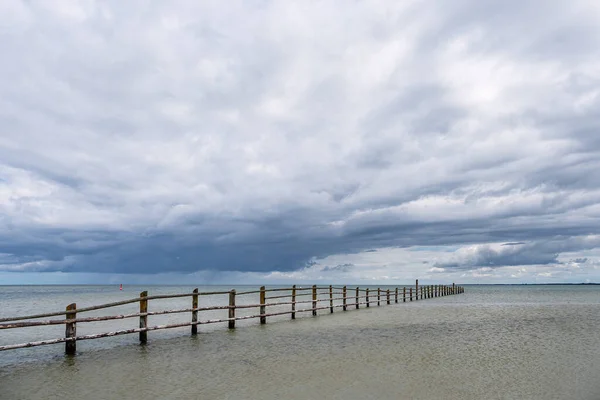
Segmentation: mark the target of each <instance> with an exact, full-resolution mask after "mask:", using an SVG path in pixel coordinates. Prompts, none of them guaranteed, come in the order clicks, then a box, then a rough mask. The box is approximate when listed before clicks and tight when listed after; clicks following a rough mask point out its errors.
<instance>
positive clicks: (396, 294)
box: [394, 288, 398, 304]
mask: <svg viewBox="0 0 600 400" xmlns="http://www.w3.org/2000/svg"><path fill="white" fill-rule="evenodd" d="M394 294H395V297H394V301H395V303H396V304H398V288H396V292H395V293H394Z"/></svg>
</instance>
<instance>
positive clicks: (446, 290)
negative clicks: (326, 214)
mask: <svg viewBox="0 0 600 400" xmlns="http://www.w3.org/2000/svg"><path fill="white" fill-rule="evenodd" d="M323 290H325V292H323ZM282 292H284V293H285V292H289V293H285V294H281V293H282ZM459 293H464V288H463V287H461V286H456V285H455V284H454V283H453V284H452V285H451V286H447V285H425V286H419V281H418V280H417V281H416V285H415V286H414V287H402V288H394V289H393V290H391V291H390V289H385V290H381V289H380V288H378V289H376V290H374V289H369V288H364V289H361V288H360V287H357V288H347V287H346V286H343V287H334V286H317V285H313V286H312V287H305V288H298V287H296V285H294V286H292V287H289V288H275V289H266V288H265V287H264V286H262V287H261V288H260V290H251V291H245V292H236V291H235V290H230V291H225V292H199V291H198V289H194V290H193V291H192V292H191V293H181V294H168V295H155V296H149V295H148V292H147V291H144V292H141V293H140V296H139V297H136V298H133V299H129V300H123V301H117V302H113V303H108V304H101V305H97V306H91V307H84V308H79V309H78V308H77V306H76V304H75V303H72V304H69V305H68V306H67V307H66V310H65V311H57V312H51V313H45V314H37V315H27V316H17V317H8V318H0V330H3V329H17V328H26V327H34V326H47V325H65V336H64V337H61V338H57V339H49V340H41V341H36V342H28V343H19V344H12V345H5V346H0V351H4V350H13V349H20V348H25V347H34V346H43V345H50V344H57V343H65V352H66V353H67V354H71V355H72V354H75V352H76V349H77V348H76V345H77V341H79V340H88V339H98V338H103V337H111V336H117V335H127V334H134V333H138V334H139V341H140V343H146V342H147V340H148V332H149V331H155V330H160V329H171V328H180V327H185V326H190V327H191V334H192V335H196V334H197V333H198V325H204V324H215V323H224V322H227V324H228V327H229V329H235V322H236V321H239V320H245V319H252V318H259V319H260V323H261V324H265V323H266V322H267V317H273V316H276V315H285V314H289V315H290V316H291V319H295V318H296V314H297V313H303V312H312V315H317V311H318V310H325V309H329V311H330V313H333V310H334V308H340V307H341V308H342V310H343V311H347V310H348V308H349V307H354V308H355V309H357V310H358V309H359V308H360V306H365V307H370V306H371V305H375V303H376V304H377V305H378V306H380V305H381V302H382V296H383V297H384V299H383V301H385V303H386V304H391V302H392V301H393V302H394V303H398V302H404V303H405V302H407V301H418V300H424V299H430V298H435V297H441V296H448V295H452V294H459ZM257 294H258V295H259V302H258V303H256V304H240V305H236V298H237V297H238V296H251V295H257ZM212 295H228V297H229V304H227V305H220V306H210V307H198V298H199V297H200V296H212ZM319 295H328V296H327V297H326V298H319ZM340 296H341V297H340ZM181 297H191V300H192V301H191V304H190V307H189V308H183V309H175V310H162V311H148V303H149V301H150V300H159V299H174V298H181ZM304 297H309V299H307V300H302V299H301V300H298V298H304ZM392 298H393V299H392ZM275 299H277V302H273V300H275ZM340 300H341V302H342V303H341V304H335V303H334V301H338V303H339V301H340ZM267 301H270V302H267ZM349 301H353V302H352V303H349ZM322 302H327V303H329V304H325V305H323V304H319V303H322ZM131 303H139V312H137V313H131V314H121V315H106V316H99V317H87V318H81V317H78V315H81V314H83V313H85V312H89V311H94V310H100V309H105V308H112V307H117V306H122V305H125V304H131ZM286 305H287V306H290V309H289V310H288V311H277V312H271V313H267V307H274V306H286ZM297 305H301V306H302V305H308V306H309V308H301V309H297V308H296V306H297ZM246 308H257V309H258V310H259V313H258V314H254V315H247V316H236V310H238V309H246ZM212 310H227V312H228V314H227V318H222V319H207V320H200V319H198V313H199V312H203V311H212ZM180 313H190V314H191V318H190V320H189V321H188V322H182V323H173V324H165V325H154V326H149V325H148V316H151V315H165V314H180ZM56 316H64V319H50V320H44V321H29V320H36V319H40V318H47V317H56ZM126 318H139V327H138V328H131V329H123V330H117V331H113V332H104V333H97V334H91V335H81V336H77V328H76V327H77V324H78V323H85V322H99V321H108V320H116V319H126Z"/></svg>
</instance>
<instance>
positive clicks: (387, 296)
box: [385, 289, 390, 304]
mask: <svg viewBox="0 0 600 400" xmlns="http://www.w3.org/2000/svg"><path fill="white" fill-rule="evenodd" d="M385 297H386V300H387V303H388V304H390V289H388V290H387V292H386V293H385Z"/></svg>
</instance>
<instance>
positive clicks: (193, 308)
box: [192, 288, 198, 335]
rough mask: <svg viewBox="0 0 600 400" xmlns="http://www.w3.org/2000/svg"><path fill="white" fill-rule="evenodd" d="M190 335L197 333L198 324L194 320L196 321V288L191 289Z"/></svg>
mask: <svg viewBox="0 0 600 400" xmlns="http://www.w3.org/2000/svg"><path fill="white" fill-rule="evenodd" d="M192 293H193V295H192V335H196V334H198V325H197V324H195V323H194V322H198V310H197V308H198V288H196V289H194V290H193V291H192Z"/></svg>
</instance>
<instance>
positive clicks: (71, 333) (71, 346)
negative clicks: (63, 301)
mask: <svg viewBox="0 0 600 400" xmlns="http://www.w3.org/2000/svg"><path fill="white" fill-rule="evenodd" d="M76 310H77V305H76V304H75V303H73V304H69V305H68V306H67V308H66V311H67V313H66V316H65V317H66V319H67V320H73V319H75V318H77V311H76ZM76 336H77V327H76V325H75V322H67V323H66V324H65V338H75V337H76ZM76 351H77V343H76V342H75V339H73V340H69V341H66V342H65V353H66V354H68V355H70V356H74V355H75V353H76Z"/></svg>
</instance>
